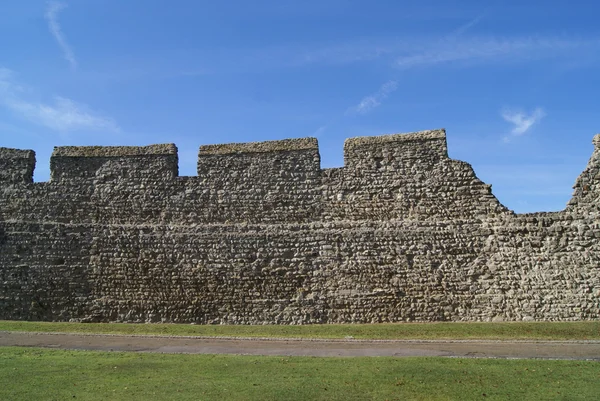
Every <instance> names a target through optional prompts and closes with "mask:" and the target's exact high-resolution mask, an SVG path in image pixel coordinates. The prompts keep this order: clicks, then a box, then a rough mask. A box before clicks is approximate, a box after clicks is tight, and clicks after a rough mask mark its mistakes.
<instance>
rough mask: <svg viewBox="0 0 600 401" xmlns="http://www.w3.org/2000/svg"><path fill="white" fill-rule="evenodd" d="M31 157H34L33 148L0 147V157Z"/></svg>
mask: <svg viewBox="0 0 600 401" xmlns="http://www.w3.org/2000/svg"><path fill="white" fill-rule="evenodd" d="M32 158H35V152H34V151H33V150H24V149H13V148H2V147H0V159H32Z"/></svg>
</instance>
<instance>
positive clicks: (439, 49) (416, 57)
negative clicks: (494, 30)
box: [395, 37, 600, 69]
mask: <svg viewBox="0 0 600 401" xmlns="http://www.w3.org/2000/svg"><path fill="white" fill-rule="evenodd" d="M423 47H424V48H425V50H421V51H416V52H411V51H407V52H406V53H407V54H405V55H402V56H400V57H397V58H396V60H395V65H396V67H398V68H402V69H410V68H416V67H427V66H433V65H437V64H442V63H450V62H456V61H462V62H492V61H500V60H504V61H512V62H521V61H528V60H537V59H543V58H551V57H560V56H565V55H573V54H574V52H578V51H579V52H581V51H586V50H587V51H592V50H594V49H596V50H598V48H599V47H600V39H592V40H579V39H560V38H539V37H525V38H504V39H498V38H485V37H473V38H468V39H467V38H465V39H460V38H453V37H448V38H446V39H444V40H441V41H438V42H437V43H430V44H425V45H424V46H423ZM575 54H579V53H575Z"/></svg>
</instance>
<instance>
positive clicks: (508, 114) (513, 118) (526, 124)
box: [501, 107, 546, 139]
mask: <svg viewBox="0 0 600 401" xmlns="http://www.w3.org/2000/svg"><path fill="white" fill-rule="evenodd" d="M501 115H502V118H503V119H504V120H505V121H507V122H509V123H511V124H513V129H512V130H511V132H510V133H511V135H512V136H520V135H523V134H525V133H526V132H527V131H529V129H530V128H531V127H532V126H533V125H534V124H535V123H537V122H539V121H540V120H541V119H542V118H544V116H545V115H546V113H545V112H544V110H543V109H542V108H540V107H537V108H536V109H535V110H534V111H533V112H532V113H531V114H529V115H527V114H526V113H524V112H522V111H511V110H503V111H502V112H501ZM505 139H507V138H505Z"/></svg>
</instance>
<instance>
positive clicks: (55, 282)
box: [0, 130, 600, 324]
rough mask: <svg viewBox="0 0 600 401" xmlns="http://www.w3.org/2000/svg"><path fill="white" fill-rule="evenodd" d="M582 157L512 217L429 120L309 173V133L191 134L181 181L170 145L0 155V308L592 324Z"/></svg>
mask: <svg viewBox="0 0 600 401" xmlns="http://www.w3.org/2000/svg"><path fill="white" fill-rule="evenodd" d="M596 142H600V140H599V141H596ZM597 152H598V151H597V150H596V151H595V153H594V154H593V156H592V158H591V160H590V163H589V164H588V167H587V169H586V170H585V171H584V173H583V174H582V176H581V177H580V178H579V179H578V181H577V183H576V193H575V195H574V198H573V200H572V201H571V203H570V204H569V206H568V207H567V209H565V211H563V212H558V213H534V214H527V215H515V214H513V213H512V212H510V211H509V210H507V209H506V208H505V207H504V206H503V205H501V204H500V203H499V202H498V201H497V199H496V198H495V197H494V195H493V194H492V193H491V189H490V186H489V185H486V184H485V183H483V182H481V181H480V180H479V179H478V178H477V177H476V175H475V173H474V172H473V169H472V168H471V166H470V165H468V164H467V163H465V162H461V161H456V160H452V159H449V158H448V156H447V149H446V141H445V133H444V132H443V131H442V130H439V131H425V132H420V133H415V134H409V135H391V136H384V137H375V138H356V139H351V140H348V141H347V142H346V145H345V149H344V154H345V165H344V166H343V167H340V168H336V169H325V170H321V169H320V157H319V153H318V147H317V143H316V139H311V138H305V139H295V140H285V141H273V142H259V143H249V144H227V145H208V146H202V147H201V148H200V151H199V155H198V176H194V177H179V176H178V175H177V149H176V148H175V146H174V145H153V146H148V147H118V148H117V147H114V148H113V147H108V148H102V147H62V148H56V149H55V152H54V154H53V156H52V160H51V166H52V168H51V169H52V175H51V176H52V178H51V181H50V182H47V183H32V182H31V175H32V172H33V165H34V163H35V160H34V156H33V152H32V151H18V150H13V149H0V164H2V165H3V166H5V167H6V169H5V170H3V171H4V175H0V319H24V320H70V319H73V320H81V321H103V322H108V321H123V322H188V323H189V322H194V323H202V324H209V323H210V324H214V323H233V324H263V323H270V324H304V323H335V322H337V323H341V322H354V323H359V322H389V321H391V322H395V321H482V320H483V321H488V320H581V319H597V318H598V317H600V304H599V302H598V299H599V298H600V269H599V266H600V249H599V242H600V241H599V239H600V226H599V225H598V222H597V213H596V212H597V210H596V209H597V202H596V200H597V191H596V189H597V181H598V177H597V176H598V174H597V170H598V168H599V167H598V166H600V164H599V161H598V158H597V155H598V153H597ZM7 171H9V172H10V173H6V172H7Z"/></svg>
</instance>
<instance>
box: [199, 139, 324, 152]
mask: <svg viewBox="0 0 600 401" xmlns="http://www.w3.org/2000/svg"><path fill="white" fill-rule="evenodd" d="M318 149H319V144H318V141H317V138H312V137H307V138H295V139H282V140H277V141H265V142H246V143H226V144H218V145H202V146H200V152H199V156H205V155H226V154H232V153H268V152H289V151H294V150H318Z"/></svg>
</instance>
